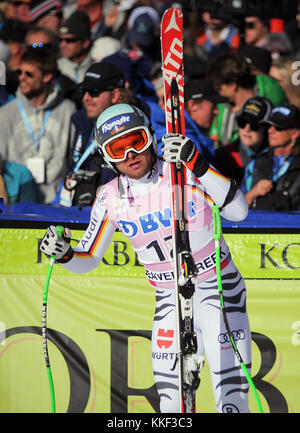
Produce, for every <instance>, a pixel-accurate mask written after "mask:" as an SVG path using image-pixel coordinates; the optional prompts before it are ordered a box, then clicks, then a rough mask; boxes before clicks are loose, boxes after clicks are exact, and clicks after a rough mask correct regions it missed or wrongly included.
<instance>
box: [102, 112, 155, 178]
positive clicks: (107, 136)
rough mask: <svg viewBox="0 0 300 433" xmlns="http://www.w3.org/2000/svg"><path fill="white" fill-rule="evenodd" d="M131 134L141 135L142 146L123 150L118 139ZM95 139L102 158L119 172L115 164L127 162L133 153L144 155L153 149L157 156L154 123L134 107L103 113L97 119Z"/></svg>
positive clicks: (140, 143)
mask: <svg viewBox="0 0 300 433" xmlns="http://www.w3.org/2000/svg"><path fill="white" fill-rule="evenodd" d="M132 134H135V135H137V134H138V136H139V137H140V140H139V144H138V145H137V146H136V147H133V145H131V144H129V145H128V146H126V145H125V146H124V145H123V147H122V148H120V146H118V140H117V139H119V138H121V137H123V138H125V136H127V135H128V136H129V135H132ZM95 136H96V141H97V144H98V150H99V152H100V154H101V155H102V156H103V158H104V160H105V162H106V163H107V164H108V166H110V167H111V168H112V169H113V170H114V171H116V172H117V168H116V166H115V163H116V162H120V161H124V160H125V159H126V157H127V154H128V152H130V151H133V152H136V153H141V152H144V150H146V149H148V147H150V146H152V150H153V152H154V153H155V154H157V141H156V137H155V133H154V130H153V128H152V125H151V122H150V121H149V119H148V118H147V116H146V115H145V114H144V113H143V111H142V110H140V109H139V108H137V107H135V106H134V105H129V104H115V105H112V106H111V107H109V108H107V109H106V110H104V111H103V112H102V113H101V114H100V116H99V117H98V119H97V123H96V128H95ZM130 141H132V140H129V142H130Z"/></svg>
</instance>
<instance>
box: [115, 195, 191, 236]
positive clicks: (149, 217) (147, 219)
mask: <svg viewBox="0 0 300 433" xmlns="http://www.w3.org/2000/svg"><path fill="white" fill-rule="evenodd" d="M188 213H189V218H192V217H194V216H195V215H196V212H195V210H194V202H189V206H188ZM118 226H119V227H120V230H121V231H122V232H123V233H124V234H125V236H127V237H129V238H132V237H134V236H136V235H137V234H138V232H139V229H141V230H142V232H143V233H144V234H148V233H151V232H155V231H156V230H159V228H160V227H163V228H168V227H171V209H170V208H166V209H165V210H164V211H163V212H161V211H155V212H152V213H148V214H145V215H142V216H140V217H139V218H138V222H133V221H127V220H119V221H118Z"/></svg>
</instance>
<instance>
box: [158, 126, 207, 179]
mask: <svg viewBox="0 0 300 433" xmlns="http://www.w3.org/2000/svg"><path fill="white" fill-rule="evenodd" d="M162 141H163V143H164V145H163V147H162V153H163V158H164V160H165V161H166V162H169V163H170V162H174V163H176V162H182V163H184V165H185V166H186V167H187V168H188V169H189V170H191V171H192V172H193V173H194V175H195V176H196V177H201V176H203V175H204V174H205V173H206V172H207V170H208V168H209V163H208V161H207V160H206V159H205V158H203V157H202V156H201V154H200V152H199V150H198V149H197V148H196V146H195V143H194V142H193V141H192V140H191V139H190V138H188V137H185V136H184V135H181V134H166V135H164V136H163V137H162Z"/></svg>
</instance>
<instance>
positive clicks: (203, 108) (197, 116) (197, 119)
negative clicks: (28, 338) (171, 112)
mask: <svg viewBox="0 0 300 433" xmlns="http://www.w3.org/2000/svg"><path fill="white" fill-rule="evenodd" d="M155 86H156V91H157V92H158V94H159V90H160V89H162V87H163V80H160V79H159V80H157V82H156V85H155ZM184 97H185V113H184V115H185V135H186V136H187V137H189V138H191V139H192V140H193V142H194V143H195V145H196V147H197V149H198V150H199V151H200V152H201V154H202V155H203V156H204V157H205V158H206V159H207V160H208V161H209V162H211V163H212V162H213V159H214V153H215V143H214V140H212V139H211V138H210V137H209V136H208V135H207V131H208V130H209V126H210V123H211V120H212V117H213V112H214V110H215V104H216V102H217V101H220V100H223V98H220V96H219V95H218V94H217V93H216V92H215V91H214V89H213V88H212V87H211V85H210V82H209V81H208V80H204V79H193V80H190V81H189V82H187V83H186V84H185V88H184ZM152 104H153V103H152ZM152 104H151V103H149V106H150V108H151V123H152V125H153V127H154V128H155V135H156V138H157V144H158V154H159V155H160V154H161V145H162V141H161V138H162V136H163V135H164V134H165V112H164V109H163V105H162V101H161V104H160V107H161V108H160V107H159V109H160V111H161V112H162V114H163V118H161V116H159V113H158V112H157V109H156V110H154V109H153V108H152Z"/></svg>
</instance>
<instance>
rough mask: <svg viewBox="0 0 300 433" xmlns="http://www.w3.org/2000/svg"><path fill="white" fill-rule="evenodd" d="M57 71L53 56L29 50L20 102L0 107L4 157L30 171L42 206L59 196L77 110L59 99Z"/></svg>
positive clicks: (0, 149)
mask: <svg viewBox="0 0 300 433" xmlns="http://www.w3.org/2000/svg"><path fill="white" fill-rule="evenodd" d="M56 70H57V65H56V58H55V56H54V55H53V53H52V52H51V51H47V50H36V49H34V48H28V49H27V50H26V51H25V52H24V53H23V55H22V58H21V62H20V69H19V71H18V75H19V84H20V85H19V88H18V90H17V92H16V99H14V100H13V101H11V102H10V103H8V104H6V105H4V106H3V107H1V108H0V128H1V141H0V155H1V157H2V158H3V160H4V161H12V162H16V163H19V164H24V165H26V166H27V168H28V169H29V170H30V171H31V172H32V175H33V177H34V178H35V181H36V183H37V184H38V193H39V202H40V203H42V204H49V203H51V201H52V200H53V199H54V197H55V195H56V193H57V188H58V186H59V183H60V181H61V179H63V177H64V175H65V170H66V166H67V165H68V163H67V155H68V150H69V146H70V143H71V140H72V128H71V121H70V118H71V115H72V113H73V112H74V111H75V106H74V104H73V103H72V102H71V101H68V100H63V99H62V98H61V96H60V95H59V94H58V92H57V89H56V88H55V86H54V83H55V74H56Z"/></svg>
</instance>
